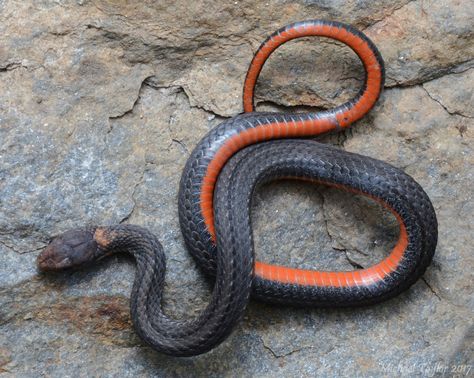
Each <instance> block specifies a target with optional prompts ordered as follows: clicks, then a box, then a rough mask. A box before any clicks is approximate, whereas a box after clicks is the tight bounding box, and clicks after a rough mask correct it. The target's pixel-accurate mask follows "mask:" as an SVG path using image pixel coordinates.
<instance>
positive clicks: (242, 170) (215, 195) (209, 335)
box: [38, 20, 437, 356]
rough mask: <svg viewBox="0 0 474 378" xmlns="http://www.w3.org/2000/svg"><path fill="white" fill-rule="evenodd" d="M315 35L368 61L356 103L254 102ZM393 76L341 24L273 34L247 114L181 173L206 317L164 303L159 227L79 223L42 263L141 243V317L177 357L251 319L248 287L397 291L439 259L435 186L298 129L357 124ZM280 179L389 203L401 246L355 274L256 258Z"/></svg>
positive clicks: (359, 298) (315, 294)
mask: <svg viewBox="0 0 474 378" xmlns="http://www.w3.org/2000/svg"><path fill="white" fill-rule="evenodd" d="M306 36H322V37H329V38H332V39H335V40H338V41H340V42H343V43H344V44H346V45H348V46H349V47H351V48H352V49H353V50H354V51H355V52H356V54H357V55H358V56H359V57H360V59H361V60H362V63H363V65H364V69H365V73H366V80H365V84H364V86H363V87H362V88H361V90H360V91H359V93H358V94H357V95H356V97H355V98H354V99H352V100H351V101H348V102H347V103H345V104H343V105H341V106H338V107H336V108H334V109H332V110H328V111H324V112H319V113H294V114H288V113H285V114H280V113H259V112H254V111H253V95H254V87H255V84H256V82H257V78H258V76H259V73H260V71H261V69H262V67H263V64H264V62H265V60H266V59H267V58H268V57H269V56H270V54H271V53H272V52H273V51H274V50H275V49H276V48H277V47H278V46H280V45H281V44H283V43H285V42H287V41H289V40H292V39H295V38H299V37H306ZM383 81H384V66H383V60H382V58H381V56H380V54H379V52H378V50H377V48H376V47H375V45H374V44H373V43H372V42H371V41H370V40H369V39H368V38H367V37H366V36H365V35H364V34H362V33H360V32H359V31H357V30H355V29H354V28H352V27H350V26H348V25H345V24H342V23H338V22H328V21H322V20H312V21H304V22H298V23H294V24H291V25H288V26H286V27H284V28H282V29H280V30H278V31H277V32H275V33H274V34H272V35H271V36H270V37H269V38H267V39H266V40H265V41H264V42H263V44H262V45H261V46H260V48H259V49H258V51H257V53H256V54H255V56H254V58H253V60H252V63H251V64H250V68H249V70H248V73H247V77H246V80H245V84H244V111H245V113H244V114H242V115H239V116H237V117H234V118H231V119H229V120H228V121H225V122H223V123H222V124H220V125H218V126H217V127H216V128H214V129H213V130H211V131H210V132H209V133H208V134H207V135H206V136H205V137H204V138H203V139H202V140H201V142H200V143H199V144H198V145H197V146H196V148H195V149H194V151H193V152H192V153H191V155H190V157H189V159H188V161H187V164H186V167H185V169H184V171H183V174H182V178H181V182H180V188H179V199H178V204H179V217H180V225H181V230H182V233H183V237H184V240H185V242H186V245H187V247H188V249H189V251H190V253H191V254H192V255H193V257H194V258H195V259H196V261H197V263H198V264H199V265H200V267H201V268H202V269H203V270H204V271H205V272H206V273H208V274H210V275H212V276H215V284H214V289H213V293H212V297H211V301H210V303H209V305H208V306H207V307H206V309H205V310H204V311H203V312H202V313H201V314H200V315H199V316H198V317H197V318H195V319H192V320H189V321H177V320H173V319H170V318H169V317H167V316H166V315H165V314H164V313H163V312H162V309H161V298H162V290H163V283H164V272H165V256H164V253H163V249H162V247H161V244H160V243H159V241H158V239H157V238H156V236H154V235H153V234H151V233H150V232H149V231H147V230H146V229H143V228H141V227H139V226H133V225H119V226H111V227H94V228H90V229H85V230H76V231H69V232H67V233H65V234H63V235H61V236H59V237H57V238H56V239H54V240H53V241H52V243H51V244H50V245H49V246H48V247H47V248H46V250H45V251H44V252H43V253H42V254H41V255H40V256H39V260H38V263H39V267H40V269H42V270H58V269H63V268H67V267H71V266H76V265H80V264H83V263H84V262H88V261H93V260H96V259H99V258H102V257H103V256H106V255H108V254H111V253H115V252H120V251H124V252H128V253H131V254H132V255H133V256H134V257H135V259H136V261H137V275H136V278H135V282H134V285H133V289H132V295H131V314H132V320H133V323H134V326H135V328H136V330H137V332H138V334H139V335H140V336H141V337H142V338H143V339H144V340H145V341H146V342H147V343H148V344H149V345H151V346H152V347H154V348H155V349H157V350H158V351H160V352H163V353H167V354H171V355H177V356H190V355H196V354H200V353H204V352H206V351H209V350H210V349H212V348H213V347H215V346H216V345H218V344H219V343H220V342H222V341H223V340H224V339H225V338H226V337H227V336H228V334H229V333H230V332H231V330H232V329H233V327H234V326H235V325H236V324H237V322H238V321H239V319H240V318H241V317H242V315H243V313H244V311H245V308H246V305H247V303H248V300H249V297H250V295H252V296H254V297H256V298H258V299H261V300H265V301H270V302H277V303H284V304H297V305H309V306H357V305H365V304H371V303H376V302H380V301H382V300H385V299H388V298H391V297H393V296H394V295H396V294H398V293H400V292H401V291H403V290H405V289H406V288H408V287H409V286H410V285H411V284H413V282H415V281H416V280H417V279H418V278H419V277H420V276H421V275H422V274H423V273H424V271H425V269H426V267H427V266H428V265H429V263H430V261H431V259H432V257H433V254H434V251H435V248H436V243H437V221H436V215H435V212H434V210H433V207H432V205H431V202H430V200H429V198H428V196H427V195H426V193H425V192H424V191H423V189H422V188H421V187H420V186H419V185H418V184H417V183H416V182H415V181H414V180H413V179H412V178H411V177H410V176H408V175H407V174H405V173H404V172H402V171H401V170H399V169H397V168H395V167H392V166H391V165H389V164H387V163H384V162H381V161H378V160H374V159H371V158H369V157H366V156H361V155H357V154H353V153H349V152H345V151H343V150H340V149H336V148H334V147H331V146H327V145H323V144H320V143H317V142H314V141H309V140H294V139H289V138H294V137H309V136H315V135H318V134H321V133H324V132H328V131H332V130H337V129H341V128H345V127H348V126H349V125H350V124H351V123H353V122H355V121H356V120H358V119H360V118H361V117H362V116H363V115H364V114H365V113H367V112H368V111H369V110H370V109H371V108H372V107H373V105H374V104H375V102H376V101H377V99H378V97H379V95H380V92H381V90H382V88H383ZM275 139H279V140H275ZM280 178H294V179H304V180H311V181H313V182H316V183H318V184H322V185H328V186H332V187H337V188H340V189H343V190H346V191H350V192H353V193H358V194H363V195H366V196H368V197H370V198H372V199H373V200H375V201H378V202H380V203H382V204H383V205H384V206H386V207H387V208H388V209H389V210H390V211H391V212H392V213H393V214H394V216H395V217H396V218H397V220H398V222H399V226H400V236H399V240H398V242H397V244H396V245H395V247H394V248H393V250H392V252H391V253H390V254H389V255H388V257H387V258H385V259H384V260H382V261H381V262H379V263H378V264H376V265H374V266H372V267H369V268H366V269H361V270H356V271H350V272H322V271H311V270H302V269H294V268H288V267H283V266H274V265H269V264H265V263H262V262H256V261H255V260H254V246H253V235H252V227H251V221H250V206H251V200H252V194H253V192H254V191H255V189H256V188H257V187H258V185H260V184H262V183H265V182H268V181H272V180H277V179H280Z"/></svg>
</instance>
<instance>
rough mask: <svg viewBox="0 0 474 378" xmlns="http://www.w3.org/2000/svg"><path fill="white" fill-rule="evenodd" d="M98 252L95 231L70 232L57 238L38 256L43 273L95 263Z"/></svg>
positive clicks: (39, 266)
mask: <svg viewBox="0 0 474 378" xmlns="http://www.w3.org/2000/svg"><path fill="white" fill-rule="evenodd" d="M97 250H98V245H97V242H96V241H95V240H94V231H93V230H70V231H67V232H65V233H63V234H61V235H59V236H57V237H55V238H54V239H53V240H52V241H51V242H50V243H49V245H48V246H47V247H46V248H45V249H44V250H43V252H41V253H40V255H39V256H38V260H37V262H38V268H39V270H41V271H55V270H62V269H67V268H72V267H76V266H79V265H82V264H84V263H87V262H90V261H93V260H94V259H95V258H96V255H97Z"/></svg>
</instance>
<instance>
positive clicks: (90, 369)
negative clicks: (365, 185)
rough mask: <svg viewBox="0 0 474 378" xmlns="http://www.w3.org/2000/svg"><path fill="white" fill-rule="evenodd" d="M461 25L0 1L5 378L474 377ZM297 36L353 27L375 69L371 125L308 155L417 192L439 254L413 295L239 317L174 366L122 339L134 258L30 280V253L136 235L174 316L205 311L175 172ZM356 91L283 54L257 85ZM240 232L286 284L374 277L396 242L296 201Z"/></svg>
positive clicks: (387, 9)
mask: <svg viewBox="0 0 474 378" xmlns="http://www.w3.org/2000/svg"><path fill="white" fill-rule="evenodd" d="M473 9H474V8H473V7H472V4H470V2H469V1H467V0H442V1H439V0H437V1H434V0H412V1H409V0H397V1H388V0H383V1H377V2H369V1H352V0H349V1H339V0H338V1H295V2H290V1H274V2H255V1H232V2H215V1H199V2H188V1H184V0H178V1H160V2H154V1H142V2H125V1H106V0H95V1H93V0H90V1H88V0H84V1H83V0H77V1H72V0H61V1H46V0H43V1H31V0H30V1H22V2H18V1H13V0H0V141H1V144H0V163H1V165H0V203H1V211H0V375H5V376H15V377H17V376H19V377H27V376H40V375H46V376H58V377H59V376H76V375H83V376H144V377H146V376H204V375H205V376H222V375H223V376H275V375H278V376H300V375H302V376H315V375H317V376H327V375H331V376H340V375H346V376H367V375H369V376H380V375H381V376H400V375H401V376H410V377H412V376H433V375H452V372H451V368H453V367H457V368H458V369H459V371H458V372H457V373H458V375H460V376H465V375H468V374H472V369H471V371H470V373H468V371H467V367H465V368H463V366H468V365H469V364H471V365H472V364H473V359H472V356H473V350H472V345H473V338H474V331H473V322H472V318H473V310H474V302H473V297H472V282H473V278H474V277H473V274H472V266H473V264H474V261H473V255H472V245H473V237H472V235H473V231H474V230H473V228H474V216H473V214H474V201H473V189H472V182H473V181H474V169H473V168H472V167H473V165H474V155H473V146H474V133H473V126H474V121H473V117H474V113H473V109H474V107H473V97H472V96H473V95H472V89H473V87H474V76H473V72H474V71H473V67H474V60H473V59H474V43H473V35H472V34H473V32H472V25H473V23H474V10H473ZM307 18H329V19H336V20H340V21H345V22H348V23H351V24H353V25H354V26H356V27H358V28H360V29H361V30H363V31H364V32H365V33H367V34H368V35H369V36H370V37H371V38H372V39H373V40H374V42H375V43H376V44H377V46H378V47H379V48H380V50H381V52H382V54H383V56H384V59H385V61H386V68H387V83H386V85H387V88H386V90H385V92H384V94H383V96H382V98H381V100H380V101H379V103H378V105H377V106H376V108H375V109H374V110H373V111H372V112H371V113H370V115H368V116H367V117H366V118H365V119H364V120H362V121H361V122H359V123H358V124H357V125H355V126H354V127H353V128H352V129H351V130H349V131H346V132H344V133H340V134H336V135H329V136H324V137H322V138H321V139H322V140H323V141H325V142H327V143H333V144H337V145H339V146H340V147H341V148H344V149H347V150H349V151H354V152H359V153H362V154H364V155H369V156H372V157H376V158H379V159H382V160H385V161H388V162H390V163H392V164H394V165H396V166H398V167H401V168H403V169H405V170H406V171H407V172H408V173H409V174H411V175H412V176H413V177H414V178H415V179H416V180H417V181H419V182H420V184H421V185H422V186H423V187H424V188H425V190H426V191H427V193H428V194H429V195H430V197H431V199H432V201H433V204H434V206H435V209H436V211H437V215H438V220H439V232H440V238H439V245H438V249H437V252H436V255H435V259H434V262H433V264H432V265H431V267H430V268H429V269H428V271H427V273H426V274H425V277H424V278H423V279H422V280H420V281H419V282H417V283H416V284H415V285H414V286H413V288H412V289H411V290H409V291H408V292H406V293H404V294H402V295H400V296H399V297H397V298H396V299H393V300H391V301H389V302H386V303H383V304H380V305H377V306H372V307H368V308H360V309H350V310H349V309H347V310H331V309H329V310H328V309H295V308H284V307H276V306H269V305H264V304H260V303H256V302H252V303H251V304H250V306H249V308H248V311H247V315H246V317H245V319H244V321H243V322H242V323H241V324H240V325H239V327H238V328H237V329H236V331H235V332H234V333H233V334H232V336H231V337H230V338H229V339H228V340H227V341H226V342H224V343H223V344H222V345H221V346H219V347H218V348H216V349H215V350H213V351H212V352H210V353H208V354H206V355H203V356H199V357H194V358H186V359H176V358H171V357H166V356H162V355H160V354H157V353H156V352H154V351H153V350H150V349H149V348H148V347H146V346H144V345H143V344H142V343H141V341H140V339H139V338H138V337H137V336H136V335H135V333H134V332H133V329H132V328H131V324H130V317H129V312H128V311H129V310H128V295H129V292H130V289H131V282H132V280H133V274H134V266H133V262H132V261H131V260H129V259H127V258H124V257H112V258H109V259H107V260H105V261H103V262H102V263H100V264H98V265H97V266H95V267H92V268H89V269H84V270H79V271H75V272H70V273H68V274H58V275H53V276H44V275H40V274H38V273H37V272H36V268H35V258H36V256H37V254H38V253H39V251H40V250H41V249H42V248H43V247H44V246H45V244H46V243H47V242H48V240H49V239H50V237H51V236H52V235H55V234H57V233H60V232H62V231H64V230H66V229H68V228H70V227H73V226H81V225H83V224H87V223H105V224H113V223H117V222H129V223H136V224H140V225H144V226H147V227H149V228H150V229H151V230H153V231H154V232H156V233H157V234H158V235H159V236H160V239H161V240H162V242H163V244H164V246H165V249H166V250H167V253H168V256H169V264H168V272H167V277H166V310H167V312H168V313H170V314H173V315H175V316H177V317H189V316H192V315H193V314H196V313H198V312H199V311H200V309H202V308H203V306H204V305H205V303H206V301H207V298H208V295H209V285H208V284H207V283H206V281H205V280H204V278H203V276H202V274H201V272H199V271H198V269H197V268H196V266H195V265H194V263H193V261H192V259H191V258H190V256H189V255H188V254H187V253H186V251H185V248H184V245H183V241H182V237H181V234H180V231H179V226H178V216H177V206H176V205H177V204H176V203H177V189H178V182H179V178H180V172H181V170H182V168H183V166H184V163H185V161H186V159H187V157H188V155H189V153H190V150H192V148H193V146H194V145H195V144H196V143H197V142H198V141H199V139H200V138H201V137H202V136H203V135H204V133H205V132H206V131H207V130H209V129H210V128H211V127H213V126H215V125H217V124H218V123H219V122H221V121H222V120H223V119H225V118H226V117H229V116H232V115H235V114H238V113H239V112H241V87H242V83H243V79H244V76H245V72H246V68H247V65H248V63H249V62H250V60H251V58H252V54H253V52H254V51H255V50H256V48H257V47H258V45H259V44H260V42H261V41H262V40H263V39H264V38H265V36H266V35H267V34H269V33H270V32H273V31H274V30H275V29H276V28H278V27H280V26H283V25H285V24H286V23H288V22H293V21H298V20H302V19H307ZM361 82H362V69H361V65H360V63H359V62H358V60H357V58H356V57H355V55H354V54H353V53H352V52H351V51H350V50H349V49H348V48H343V47H341V46H340V45H339V44H338V43H333V42H331V41H328V40H324V39H311V40H299V41H294V42H292V43H289V44H288V45H287V46H284V47H282V48H281V49H280V50H278V51H277V52H276V53H275V54H274V56H272V59H271V60H270V61H269V63H268V65H267V66H266V67H265V69H264V71H263V73H262V77H261V79H260V80H259V85H258V91H257V99H258V101H259V103H260V106H259V109H261V110H264V109H266V110H274V111H289V110H303V111H304V110H308V109H313V110H314V109H319V108H325V107H330V106H333V105H335V104H338V103H341V102H342V101H344V100H346V99H348V98H349V97H350V96H352V95H353V94H354V93H355V92H356V91H357V89H358V86H359V85H360V84H361ZM253 216H254V227H255V233H256V243H257V255H258V257H259V258H260V259H262V260H265V261H271V262H277V263H284V264H290V265H293V266H300V267H307V268H326V269H329V268H331V269H355V268H358V267H361V266H362V267H364V266H368V265H369V264H372V263H374V262H375V261H377V260H379V259H380V258H382V256H384V255H385V254H386V253H387V251H388V250H389V248H390V246H391V245H392V244H393V243H394V240H395V239H396V237H397V229H396V226H395V225H394V222H393V219H391V218H390V217H389V216H388V215H387V214H385V212H384V211H383V210H382V209H381V208H380V207H378V206H377V205H374V204H373V203H370V202H369V201H366V200H364V199H361V198H354V197H353V196H351V195H347V194H344V193H341V192H339V191H335V190H330V189H326V188H319V187H315V186H311V185H304V184H303V185H302V184H300V183H292V182H284V183H280V184H274V185H270V186H267V187H264V188H262V189H261V190H260V191H259V192H258V193H257V196H256V199H255V209H254V213H253ZM463 369H464V370H463Z"/></svg>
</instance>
